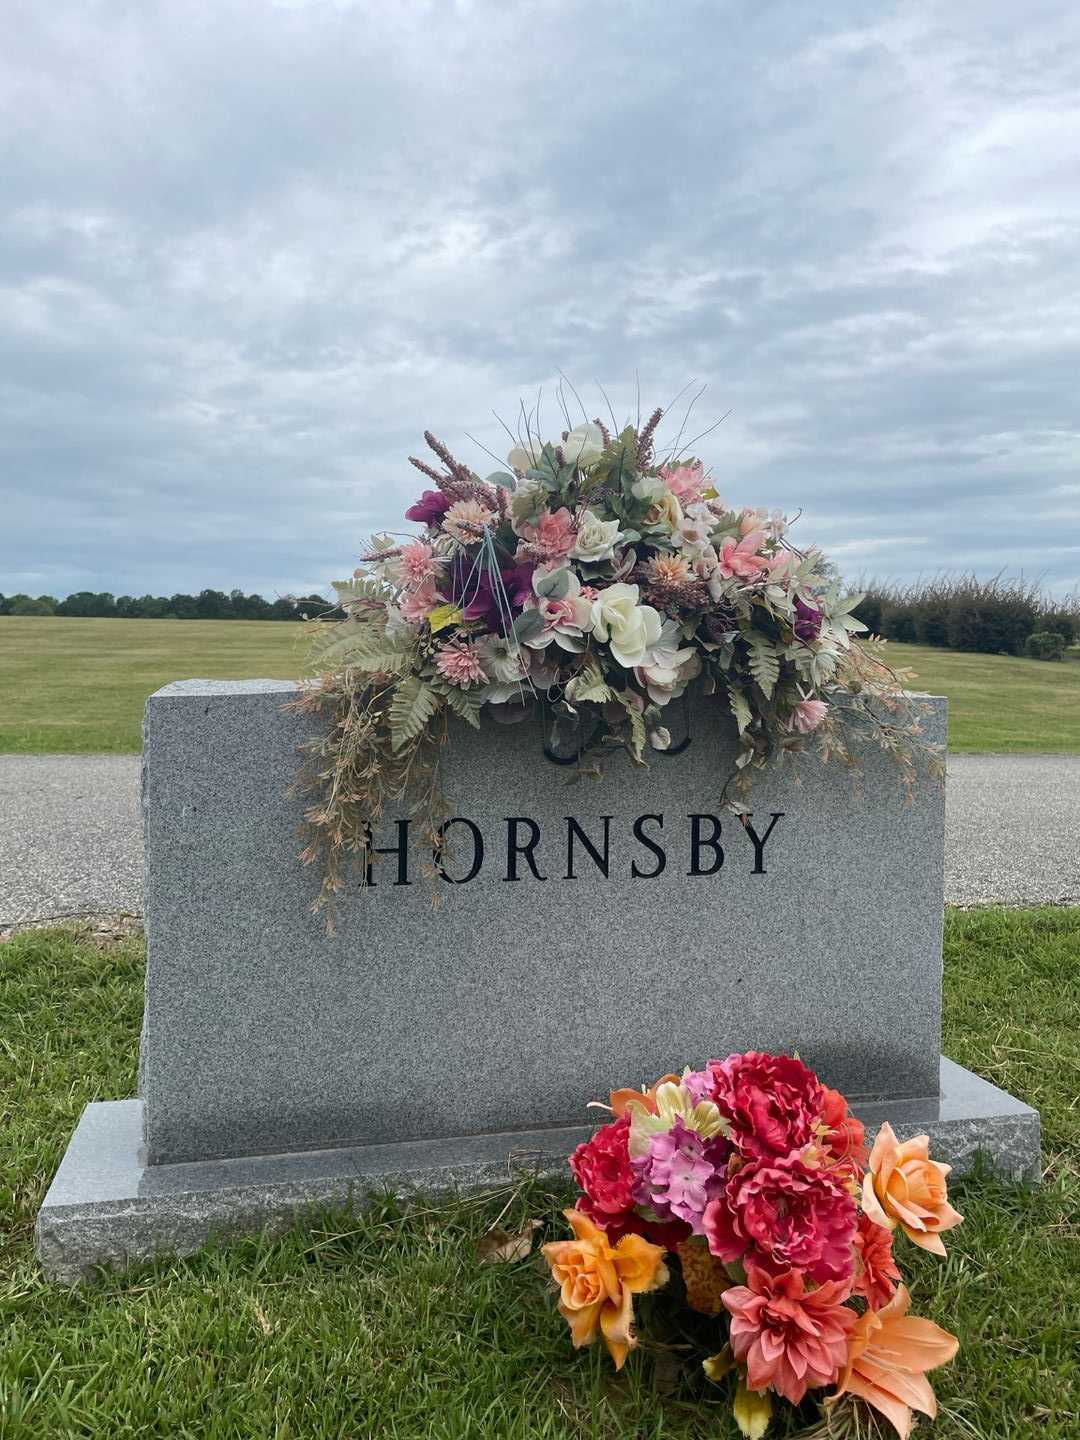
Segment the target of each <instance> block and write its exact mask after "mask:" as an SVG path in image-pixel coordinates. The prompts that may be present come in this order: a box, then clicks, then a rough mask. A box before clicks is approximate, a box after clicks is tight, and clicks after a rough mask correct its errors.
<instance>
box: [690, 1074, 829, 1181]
mask: <svg viewBox="0 0 1080 1440" xmlns="http://www.w3.org/2000/svg"><path fill="white" fill-rule="evenodd" d="M708 1069H709V1073H710V1074H711V1076H712V1081H713V1091H712V1098H713V1099H714V1100H715V1101H716V1103H717V1105H718V1106H719V1107H720V1113H721V1114H722V1115H724V1116H726V1118H727V1119H728V1120H729V1121H730V1122H731V1138H732V1139H733V1140H734V1141H735V1143H736V1145H738V1147H739V1149H740V1150H741V1151H742V1152H743V1154H744V1155H746V1156H747V1157H748V1158H750V1159H757V1158H758V1157H759V1156H776V1155H787V1154H789V1153H790V1152H791V1151H792V1150H797V1149H801V1148H802V1146H804V1145H807V1144H809V1142H810V1141H811V1140H812V1139H813V1138H814V1127H815V1125H816V1124H817V1122H818V1120H820V1119H821V1116H822V1111H823V1109H824V1104H825V1096H824V1088H823V1086H822V1084H821V1081H820V1080H819V1079H818V1078H817V1076H816V1075H815V1074H814V1072H813V1071H812V1070H808V1069H807V1067H806V1066H805V1065H804V1064H803V1063H802V1061H801V1060H796V1059H795V1058H794V1057H793V1056H791V1055H765V1054H762V1053H761V1052H760V1051H757V1050H749V1051H747V1053H746V1054H745V1055H729V1056H728V1058H727V1059H726V1060H710V1061H709V1065H708Z"/></svg>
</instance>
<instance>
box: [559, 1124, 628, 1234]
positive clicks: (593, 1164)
mask: <svg viewBox="0 0 1080 1440" xmlns="http://www.w3.org/2000/svg"><path fill="white" fill-rule="evenodd" d="M570 1169H571V1170H572V1171H573V1172H574V1179H575V1180H576V1181H577V1182H578V1184H579V1185H580V1186H581V1188H582V1190H584V1191H585V1194H586V1196H587V1197H588V1199H589V1204H588V1205H581V1204H579V1205H578V1209H579V1210H583V1211H584V1212H585V1214H586V1215H589V1216H590V1217H591V1218H592V1219H593V1220H595V1221H596V1223H597V1224H598V1225H602V1226H604V1227H605V1228H606V1226H607V1222H608V1221H609V1220H610V1219H611V1217H612V1216H613V1215H621V1214H622V1213H623V1212H624V1211H626V1210H629V1209H630V1207H631V1206H632V1205H633V1203H634V1172H633V1170H631V1168H630V1116H629V1115H623V1116H622V1117H621V1118H620V1119H618V1120H614V1121H612V1123H611V1124H610V1125H604V1126H602V1127H601V1128H600V1129H599V1130H597V1132H596V1134H595V1135H594V1136H593V1137H592V1139H591V1140H587V1141H586V1142H585V1144H584V1145H579V1146H578V1147H577V1149H576V1150H575V1151H574V1153H573V1155H571V1157H570Z"/></svg>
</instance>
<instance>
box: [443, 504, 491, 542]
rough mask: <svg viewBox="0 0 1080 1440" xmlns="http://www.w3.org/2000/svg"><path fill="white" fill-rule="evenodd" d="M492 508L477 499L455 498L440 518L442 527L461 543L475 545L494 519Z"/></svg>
mask: <svg viewBox="0 0 1080 1440" xmlns="http://www.w3.org/2000/svg"><path fill="white" fill-rule="evenodd" d="M495 518H496V516H495V512H494V510H489V509H488V508H487V507H486V506H484V505H481V504H480V501H479V500H455V501H454V503H453V505H451V506H450V508H449V510H447V512H446V514H445V515H444V516H443V518H442V525H443V529H444V530H445V531H446V532H447V534H448V535H452V536H453V537H454V539H455V540H460V541H461V543H462V544H463V545H476V544H478V543H479V542H480V540H482V539H483V534H484V531H485V529H486V528H487V527H488V526H489V525H491V524H492V523H493V522H494V521H495Z"/></svg>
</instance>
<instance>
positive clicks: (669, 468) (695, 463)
mask: <svg viewBox="0 0 1080 1440" xmlns="http://www.w3.org/2000/svg"><path fill="white" fill-rule="evenodd" d="M660 479H661V480H662V481H663V482H664V484H665V485H666V486H667V488H668V489H669V490H670V491H671V493H672V494H673V495H675V496H676V497H677V498H678V500H679V502H680V503H681V504H682V506H683V508H684V509H685V507H686V506H687V505H689V504H691V503H692V502H693V501H695V500H700V499H701V496H702V492H703V491H704V489H705V467H704V465H702V463H701V461H700V460H691V461H690V462H689V463H688V464H685V465H661V467H660Z"/></svg>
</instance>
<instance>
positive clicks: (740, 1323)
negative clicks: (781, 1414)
mask: <svg viewBox="0 0 1080 1440" xmlns="http://www.w3.org/2000/svg"><path fill="white" fill-rule="evenodd" d="M847 1296H848V1287H847V1286H846V1285H844V1284H842V1283H841V1282H840V1281H836V1280H834V1281H830V1282H828V1283H826V1284H824V1285H819V1286H818V1287H817V1289H816V1290H807V1289H806V1281H805V1279H804V1277H803V1276H802V1275H801V1274H800V1273H799V1271H798V1270H788V1271H785V1272H784V1273H783V1274H782V1275H769V1274H767V1273H766V1272H765V1271H763V1270H759V1269H757V1268H756V1267H755V1266H753V1265H751V1266H750V1267H749V1268H748V1270H747V1272H746V1284H745V1285H733V1286H732V1287H731V1288H730V1289H728V1290H725V1291H724V1293H723V1295H721V1297H720V1298H721V1300H722V1301H723V1303H724V1306H725V1308H726V1309H727V1310H728V1312H729V1313H730V1315H731V1348H732V1350H733V1351H734V1352H735V1359H736V1360H737V1361H739V1363H740V1364H744V1365H745V1366H746V1384H747V1388H748V1389H750V1390H775V1391H776V1393H777V1394H778V1395H782V1396H783V1397H784V1399H785V1400H790V1401H791V1403H792V1405H798V1404H799V1402H800V1401H801V1400H802V1399H803V1397H804V1396H805V1395H806V1392H807V1390H813V1389H816V1388H817V1387H818V1386H820V1385H831V1384H832V1383H833V1381H834V1380H836V1379H837V1378H838V1377H839V1375H840V1372H841V1370H842V1369H843V1368H844V1366H845V1364H846V1363H847V1351H848V1335H849V1334H850V1332H851V1330H852V1329H853V1328H854V1326H855V1321H856V1318H857V1317H856V1315H855V1312H854V1310H849V1309H848V1307H847V1306H846V1305H845V1304H844V1301H845V1300H846V1299H847Z"/></svg>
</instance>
